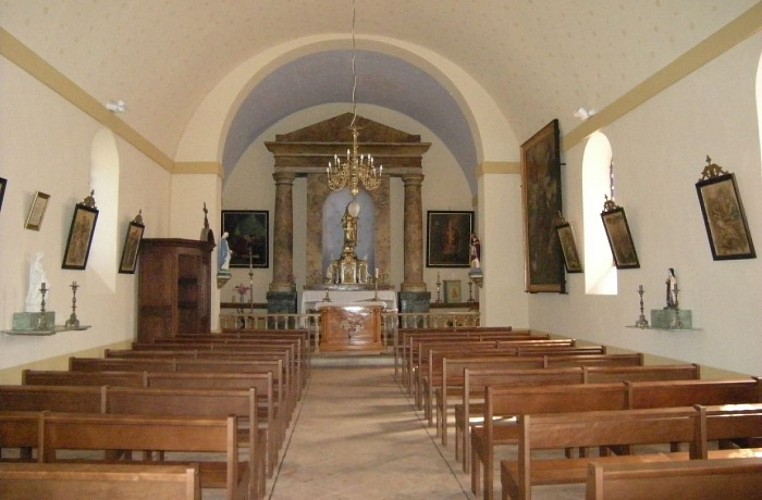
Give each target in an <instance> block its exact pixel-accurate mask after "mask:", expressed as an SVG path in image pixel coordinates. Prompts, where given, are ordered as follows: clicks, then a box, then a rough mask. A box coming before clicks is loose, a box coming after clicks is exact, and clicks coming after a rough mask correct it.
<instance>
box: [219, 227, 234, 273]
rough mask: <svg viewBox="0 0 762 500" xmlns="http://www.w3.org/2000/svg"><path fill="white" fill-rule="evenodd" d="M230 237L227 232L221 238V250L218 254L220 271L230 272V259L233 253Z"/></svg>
mask: <svg viewBox="0 0 762 500" xmlns="http://www.w3.org/2000/svg"><path fill="white" fill-rule="evenodd" d="M229 236H230V234H229V233H228V232H227V231H225V232H224V233H222V237H221V238H220V248H219V250H218V254H217V264H218V265H219V268H220V271H228V270H230V257H231V256H232V254H233V252H231V250H230V245H229V244H228V237H229Z"/></svg>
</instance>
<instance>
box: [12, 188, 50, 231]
mask: <svg viewBox="0 0 762 500" xmlns="http://www.w3.org/2000/svg"><path fill="white" fill-rule="evenodd" d="M3 191H5V188H3ZM48 200H50V195H49V194H45V193H43V192H42V191H37V192H36V193H34V198H33V199H32V205H31V206H30V207H29V214H27V216H26V222H25V223H24V227H25V228H27V229H33V230H35V231H39V230H40V226H42V216H43V215H45V209H46V208H48Z"/></svg>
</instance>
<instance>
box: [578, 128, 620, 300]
mask: <svg viewBox="0 0 762 500" xmlns="http://www.w3.org/2000/svg"><path fill="white" fill-rule="evenodd" d="M611 159H612V152H611V143H609V140H608V138H607V137H606V135H605V134H603V133H601V132H594V133H593V134H592V135H590V137H589V138H588V140H587V145H586V146H585V152H584V156H583V159H582V199H583V200H584V202H583V206H582V209H583V216H584V221H585V230H584V235H585V292H586V293H588V294H591V295H615V294H616V293H617V276H616V267H614V258H613V257H612V255H611V247H610V246H609V243H608V239H607V238H606V231H605V229H604V228H603V222H602V221H601V211H602V210H603V202H604V201H605V197H604V196H605V195H608V194H610V190H611V174H610V170H609V169H610V166H611Z"/></svg>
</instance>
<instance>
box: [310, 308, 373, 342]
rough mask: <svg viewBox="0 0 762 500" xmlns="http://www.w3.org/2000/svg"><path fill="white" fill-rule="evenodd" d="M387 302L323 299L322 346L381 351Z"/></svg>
mask: <svg viewBox="0 0 762 500" xmlns="http://www.w3.org/2000/svg"><path fill="white" fill-rule="evenodd" d="M384 305H385V304H384V302H378V301H372V302H364V303H362V302H360V303H358V302H350V303H340V302H319V303H318V304H316V309H317V310H318V311H320V350H321V351H322V352H337V351H348V352H362V353H375V354H380V353H381V351H382V350H383V343H382V342H381V311H382V310H383V309H384Z"/></svg>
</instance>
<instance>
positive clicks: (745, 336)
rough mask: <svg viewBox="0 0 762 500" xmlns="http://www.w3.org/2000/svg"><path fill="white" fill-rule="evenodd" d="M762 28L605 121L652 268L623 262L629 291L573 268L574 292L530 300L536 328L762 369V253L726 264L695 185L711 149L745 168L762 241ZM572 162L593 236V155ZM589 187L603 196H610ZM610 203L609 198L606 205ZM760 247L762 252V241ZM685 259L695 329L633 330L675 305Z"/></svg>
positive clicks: (570, 155) (568, 187) (737, 168)
mask: <svg viewBox="0 0 762 500" xmlns="http://www.w3.org/2000/svg"><path fill="white" fill-rule="evenodd" d="M760 51H762V37H760V36H759V35H757V36H755V37H753V38H752V39H750V40H747V41H746V42H744V43H742V44H740V45H739V46H737V47H735V48H734V49H732V50H731V51H729V52H728V53H726V54H724V55H723V56H721V57H720V58H719V59H717V60H715V61H713V62H711V63H709V64H708V65H706V66H705V67H703V68H701V69H700V70H699V71H697V72H696V73H694V74H692V75H689V76H688V77H687V78H685V79H684V80H683V81H680V82H678V83H677V84H675V85H674V86H672V87H670V88H668V89H667V90H666V91H664V92H662V93H661V94H659V95H657V96H656V97H655V98H653V99H651V100H650V101H648V102H646V103H645V104H644V105H642V106H640V107H639V108H637V109H635V110H634V111H632V112H631V113H629V114H627V115H625V116H624V117H623V118H621V119H619V120H618V121H616V122H615V123H613V124H611V125H610V126H608V127H606V128H605V129H603V132H604V133H605V134H606V135H607V136H608V138H609V140H610V141H611V145H612V149H613V154H614V163H615V178H616V199H617V202H618V203H619V204H620V205H621V206H623V207H624V208H625V210H626V213H627V218H628V221H629V224H630V228H631V230H632V233H633V237H634V241H635V247H636V250H637V252H638V256H639V259H640V265H641V267H640V268H639V269H632V270H620V271H618V285H619V289H618V294H617V295H614V296H606V297H604V296H587V295H585V292H584V282H583V281H584V279H583V276H582V275H579V274H572V275H568V276H567V280H568V283H567V288H568V291H569V294H568V295H556V294H537V295H533V296H531V297H530V299H529V300H530V324H531V326H532V328H534V329H539V330H545V331H549V332H553V333H556V334H561V335H570V336H575V337H578V338H582V339H586V340H591V341H595V342H600V343H604V344H608V345H614V346H619V347H624V348H628V349H632V350H636V351H641V352H644V353H650V354H657V355H661V356H665V357H669V358H673V359H679V360H684V361H689V362H697V363H701V364H704V365H707V366H710V367H716V368H721V369H725V370H731V371H738V372H742V373H749V374H755V375H760V374H762V335H760V326H759V325H760V324H762V308H760V307H759V305H760V303H762V287H760V285H759V282H760V279H761V278H762V262H760V259H759V258H756V259H751V260H734V261H714V260H712V255H711V252H710V248H709V243H708V241H707V235H706V231H705V229H704V223H703V219H702V216H701V211H700V207H699V203H698V196H697V194H696V188H695V183H696V181H698V179H699V178H700V175H701V170H702V169H703V167H704V166H705V165H706V163H705V157H706V155H710V156H711V157H712V160H713V161H714V162H716V163H718V164H719V165H721V166H723V167H724V168H725V169H726V170H729V171H731V172H734V173H735V174H736V178H737V181H738V185H739V189H740V193H741V197H742V200H743V203H744V205H745V209H746V215H747V217H748V221H749V227H750V231H751V234H752V237H753V238H754V239H756V240H757V241H756V243H757V248H758V249H759V248H760V247H759V245H761V244H762V196H760V194H761V193H762V175H761V172H762V169H760V148H759V137H760V136H759V131H758V123H757V114H756V107H757V106H756V103H755V95H754V91H755V84H756V72H757V66H758V63H759V55H760ZM583 150H584V143H583V144H580V145H578V146H576V147H574V148H573V149H572V150H571V151H567V152H566V155H565V161H566V166H565V167H562V171H563V182H564V195H563V196H564V213H565V215H566V218H567V220H569V222H571V223H572V224H573V225H575V227H576V228H577V229H578V230H577V232H576V236H577V237H578V238H580V242H579V244H580V245H582V243H583V242H582V241H581V240H582V236H583V232H582V231H581V224H582V196H583V193H582V189H581V187H582V184H581V182H582V179H581V168H582V152H583ZM584 196H595V197H600V198H601V200H602V198H603V194H602V193H584ZM602 207H603V204H602V203H601V208H602ZM758 251H759V250H758ZM669 267H674V268H675V270H676V273H677V276H678V279H679V286H680V289H681V292H680V295H679V300H680V305H681V308H684V309H690V310H692V312H693V325H694V327H695V328H697V330H695V331H659V330H637V329H632V328H626V326H627V325H632V324H633V323H634V322H635V320H636V319H637V317H638V314H639V303H638V301H639V297H638V293H637V288H638V285H640V284H642V285H643V287H644V288H645V290H646V292H645V295H644V302H645V308H646V310H647V312H646V314H647V316H648V311H649V310H650V309H659V308H662V307H663V306H664V303H665V299H664V286H665V285H664V281H665V279H666V276H667V269H668V268H669Z"/></svg>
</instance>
